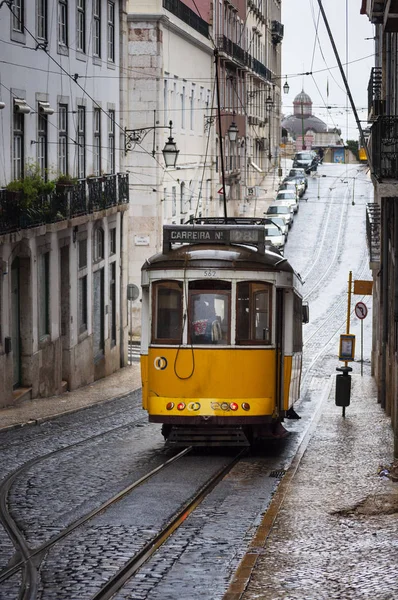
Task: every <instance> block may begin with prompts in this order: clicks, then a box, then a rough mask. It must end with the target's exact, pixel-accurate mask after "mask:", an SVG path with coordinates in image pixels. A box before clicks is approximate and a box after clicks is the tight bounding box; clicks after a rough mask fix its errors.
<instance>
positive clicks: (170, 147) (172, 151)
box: [162, 121, 180, 167]
mask: <svg viewBox="0 0 398 600" xmlns="http://www.w3.org/2000/svg"><path fill="white" fill-rule="evenodd" d="M169 127H170V135H169V139H168V141H167V142H166V144H165V146H164V148H163V150H162V152H163V157H164V162H165V165H166V167H175V166H176V163H177V158H178V154H179V152H180V151H179V150H178V149H177V144H176V143H175V141H174V139H173V136H172V127H173V121H170V123H169Z"/></svg>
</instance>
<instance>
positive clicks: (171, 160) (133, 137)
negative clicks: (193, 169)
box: [124, 111, 180, 167]
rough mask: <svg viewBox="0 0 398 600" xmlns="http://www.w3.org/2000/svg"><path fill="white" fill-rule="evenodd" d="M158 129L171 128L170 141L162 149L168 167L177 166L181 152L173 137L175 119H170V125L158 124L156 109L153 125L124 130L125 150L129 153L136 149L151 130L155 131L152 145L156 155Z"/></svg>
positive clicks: (153, 154)
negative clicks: (156, 132)
mask: <svg viewBox="0 0 398 600" xmlns="http://www.w3.org/2000/svg"><path fill="white" fill-rule="evenodd" d="M156 129H170V135H169V139H168V141H167V142H166V143H165V146H164V148H163V150H162V153H163V157H164V162H165V165H166V167H175V166H176V163H177V158H178V154H179V152H180V151H179V150H178V148H177V144H176V143H175V141H174V139H173V121H169V124H168V125H156V117H155V111H154V124H153V126H152V127H139V128H137V129H125V130H124V152H125V154H127V153H128V152H131V151H132V150H134V148H135V146H136V145H137V144H139V143H141V142H142V140H143V139H144V137H145V136H146V135H147V133H149V132H150V131H153V146H152V156H153V157H155V154H156V150H155V130H156Z"/></svg>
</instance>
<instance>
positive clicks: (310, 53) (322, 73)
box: [282, 0, 374, 140]
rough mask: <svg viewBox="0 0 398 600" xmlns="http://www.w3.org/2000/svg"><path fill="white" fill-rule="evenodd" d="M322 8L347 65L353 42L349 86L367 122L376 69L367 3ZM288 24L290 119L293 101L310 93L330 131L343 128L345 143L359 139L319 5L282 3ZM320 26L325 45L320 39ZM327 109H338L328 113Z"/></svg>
mask: <svg viewBox="0 0 398 600" xmlns="http://www.w3.org/2000/svg"><path fill="white" fill-rule="evenodd" d="M347 4H348V27H347V19H346V15H347V8H346V7H347ZM322 5H323V7H324V10H325V12H326V16H327V19H328V21H329V26H330V29H331V31H332V35H333V38H334V41H335V44H336V46H337V50H338V53H339V56H340V60H341V62H342V63H343V65H345V63H346V59H347V54H346V52H347V44H346V39H347V37H348V63H349V64H348V77H347V78H348V83H349V85H350V89H351V94H352V96H353V98H354V102H355V105H356V108H357V111H358V116H359V119H361V120H364V121H366V118H367V103H368V97H367V88H368V82H369V77H370V70H371V68H372V67H373V66H374V58H373V53H374V41H373V39H370V40H365V38H373V36H374V28H373V26H372V25H371V23H370V21H369V19H368V17H367V16H366V15H360V14H359V11H360V8H361V0H323V1H322ZM318 19H319V20H318ZM282 23H283V24H284V26H285V30H284V38H283V43H282V73H283V75H284V76H285V75H287V77H288V83H289V86H290V91H289V94H287V95H285V94H282V96H283V97H282V101H283V107H282V110H283V113H284V114H285V115H288V114H291V113H292V112H293V100H294V98H295V96H296V95H297V94H298V93H299V92H300V91H301V90H302V89H303V88H304V90H305V92H307V94H309V96H310V97H311V100H312V102H313V111H312V112H313V114H315V115H316V116H317V117H319V118H320V119H322V120H323V121H325V122H326V123H327V124H328V125H329V126H330V127H332V126H336V127H339V128H340V129H341V131H342V137H343V139H344V140H346V139H355V140H358V139H359V133H358V129H357V127H356V124H355V118H354V115H353V113H352V110H351V106H350V103H349V101H348V98H347V94H346V92H345V88H344V83H343V80H342V78H341V75H340V71H339V69H338V67H337V61H336V59H335V55H334V52H333V48H332V45H331V43H330V40H329V36H328V33H327V30H326V28H325V25H324V21H323V17H322V15H321V14H320V12H319V4H318V0H282ZM317 23H318V38H319V42H318V40H317V38H316V29H317ZM354 61H355V62H354ZM344 68H345V67H344ZM328 69H329V71H328ZM303 72H312V73H313V76H311V75H304V76H302V75H298V74H299V73H303ZM346 76H347V73H346ZM328 81H329V99H328V101H327V87H328V83H327V82H328ZM318 88H319V89H318ZM347 103H348V113H347V110H346V106H347ZM326 104H327V105H329V106H332V107H333V108H332V109H330V110H329V111H327V110H326V108H325V105H326ZM347 114H348V124H347ZM362 127H363V128H365V127H367V123H366V122H365V123H362Z"/></svg>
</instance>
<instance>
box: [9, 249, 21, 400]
mask: <svg viewBox="0 0 398 600" xmlns="http://www.w3.org/2000/svg"><path fill="white" fill-rule="evenodd" d="M19 272H20V271H19V258H16V259H15V260H14V262H13V263H12V266H11V310H12V325H11V347H12V356H13V364H14V371H13V386H14V388H17V387H19V385H20V383H21V322H20V298H19Z"/></svg>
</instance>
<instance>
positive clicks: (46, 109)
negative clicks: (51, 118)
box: [39, 102, 54, 115]
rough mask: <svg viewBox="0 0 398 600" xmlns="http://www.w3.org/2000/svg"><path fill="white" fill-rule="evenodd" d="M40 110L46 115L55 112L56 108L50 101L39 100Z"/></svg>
mask: <svg viewBox="0 0 398 600" xmlns="http://www.w3.org/2000/svg"><path fill="white" fill-rule="evenodd" d="M39 112H40V113H42V114H44V115H52V114H54V109H53V108H51V106H50V103H49V102H39Z"/></svg>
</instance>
